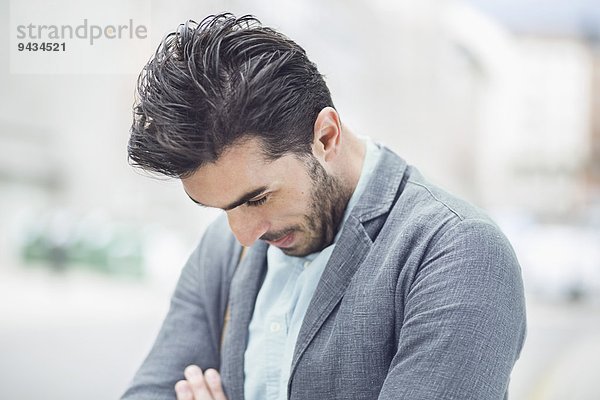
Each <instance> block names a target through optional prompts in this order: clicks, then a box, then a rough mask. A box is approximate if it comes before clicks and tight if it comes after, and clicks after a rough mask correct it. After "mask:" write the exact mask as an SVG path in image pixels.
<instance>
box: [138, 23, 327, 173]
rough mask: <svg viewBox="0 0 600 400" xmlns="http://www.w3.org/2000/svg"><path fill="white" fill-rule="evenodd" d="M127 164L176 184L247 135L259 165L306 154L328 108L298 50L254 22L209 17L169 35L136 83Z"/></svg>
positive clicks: (320, 83) (319, 81)
mask: <svg viewBox="0 0 600 400" xmlns="http://www.w3.org/2000/svg"><path fill="white" fill-rule="evenodd" d="M136 97H137V99H136V104H135V105H134V112H133V124H132V126H131V137H130V139H129V144H128V153H129V160H130V163H131V164H132V165H134V166H138V167H141V168H143V169H146V170H150V171H154V172H158V173H160V174H164V175H167V176H172V177H185V176H188V175H190V174H191V173H193V172H194V171H195V170H196V169H198V168H199V167H201V166H202V165H204V164H205V163H210V162H214V161H216V160H217V159H218V158H219V156H220V155H221V154H222V153H223V151H224V150H226V149H227V148H228V146H231V145H232V144H234V143H236V142H237V141H240V140H243V139H246V138H248V137H258V138H260V139H262V142H261V144H262V149H263V151H264V153H265V156H266V157H267V158H268V159H276V158H278V157H281V156H283V155H284V154H286V153H293V154H298V155H306V154H307V153H310V151H311V147H310V145H311V143H312V140H313V128H314V122H315V120H316V117H317V115H318V113H319V112H320V111H321V110H322V109H323V108H324V107H327V106H331V107H333V102H332V100H331V95H330V93H329V89H328V88H327V85H326V84H325V81H324V79H323V77H322V76H321V74H320V73H319V71H318V70H317V67H316V65H315V64H314V63H312V62H311V61H310V60H309V59H308V58H307V56H306V52H305V51H304V49H302V48H301V47H300V46H298V45H297V44H296V43H294V42H293V41H292V40H290V39H288V38H287V37H286V36H284V35H282V34H281V33H279V32H276V31H275V30H273V29H270V28H266V27H263V26H262V25H261V23H260V21H258V20H257V19H256V18H254V17H253V16H249V15H246V16H243V17H240V18H236V17H235V16H234V15H232V14H229V13H225V14H219V15H212V16H209V17H207V18H205V19H204V20H203V21H202V22H200V23H199V24H198V23H196V22H194V21H188V22H186V23H184V24H181V25H179V27H178V29H177V31H175V32H171V33H170V34H168V35H167V36H166V37H165V39H163V41H162V42H161V44H160V45H159V47H158V49H157V50H156V53H155V54H154V56H153V57H152V58H151V59H150V61H149V62H148V63H147V64H146V66H145V67H144V69H143V70H142V73H141V74H140V76H139V78H138V82H137V96H136Z"/></svg>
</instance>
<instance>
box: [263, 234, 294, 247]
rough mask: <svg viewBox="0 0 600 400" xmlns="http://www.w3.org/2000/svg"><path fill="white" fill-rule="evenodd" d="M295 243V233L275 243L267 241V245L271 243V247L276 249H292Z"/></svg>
mask: <svg viewBox="0 0 600 400" xmlns="http://www.w3.org/2000/svg"><path fill="white" fill-rule="evenodd" d="M293 241H294V233H293V232H290V233H288V234H287V235H285V236H283V237H282V238H280V239H277V240H273V241H271V240H267V243H269V244H270V245H271V246H275V247H279V248H280V249H284V248H287V247H290V246H291V244H292V242H293Z"/></svg>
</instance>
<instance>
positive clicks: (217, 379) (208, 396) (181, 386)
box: [175, 365, 227, 400]
mask: <svg viewBox="0 0 600 400" xmlns="http://www.w3.org/2000/svg"><path fill="white" fill-rule="evenodd" d="M183 375H184V376H185V379H182V380H180V381H179V382H177V383H176V384H175V393H176V394H177V400H227V397H225V393H223V387H222V386H221V376H220V375H219V373H218V372H217V371H216V370H214V369H207V370H206V372H204V374H203V373H202V370H201V369H200V367H198V366H197V365H189V366H187V367H186V368H185V371H184V372H183Z"/></svg>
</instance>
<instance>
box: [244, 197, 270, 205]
mask: <svg viewBox="0 0 600 400" xmlns="http://www.w3.org/2000/svg"><path fill="white" fill-rule="evenodd" d="M267 197H268V196H266V195H265V196H263V197H261V198H260V199H256V200H248V201H247V202H246V205H247V206H248V207H258V206H262V205H263V204H265V202H266V201H267Z"/></svg>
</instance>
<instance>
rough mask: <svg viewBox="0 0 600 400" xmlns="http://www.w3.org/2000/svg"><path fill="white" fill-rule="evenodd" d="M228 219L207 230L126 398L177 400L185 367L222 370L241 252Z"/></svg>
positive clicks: (184, 273) (179, 280)
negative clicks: (228, 309) (226, 317)
mask: <svg viewBox="0 0 600 400" xmlns="http://www.w3.org/2000/svg"><path fill="white" fill-rule="evenodd" d="M223 220H224V218H219V219H218V220H217V221H215V223H213V224H212V225H211V226H210V227H209V228H208V229H207V231H206V232H205V234H204V236H203V238H202V240H201V241H200V244H199V245H198V246H197V248H196V249H195V250H194V252H193V253H192V254H191V256H190V257H189V259H188V261H187V263H186V264H185V266H184V268H183V269H182V272H181V274H180V277H179V279H178V282H177V285H176V288H175V291H174V293H173V295H172V297H171V304H170V308H169V311H168V313H167V316H166V318H165V320H164V321H163V323H162V326H161V328H160V331H159V334H158V337H157V338H156V340H155V342H154V345H153V346H152V349H151V350H150V353H149V354H148V356H147V357H146V359H145V360H144V362H143V363H142V365H141V367H140V368H139V370H138V371H137V373H136V374H135V376H134V378H133V381H132V382H131V384H130V386H129V387H128V388H127V390H126V392H125V393H124V394H123V396H122V397H121V399H123V400H134V399H144V400H152V399H157V400H158V399H161V400H165V399H175V398H176V396H175V391H174V385H175V383H176V382H177V381H178V380H180V379H183V370H184V368H185V367H186V366H188V365H189V364H197V365H199V366H200V367H201V368H202V369H206V368H217V369H218V368H219V362H220V349H219V347H220V339H221V338H220V335H221V330H222V326H223V318H224V312H225V307H226V304H227V298H228V295H229V282H230V281H231V277H232V274H233V272H234V270H235V266H236V265H237V258H236V256H237V257H239V253H240V249H241V247H240V246H239V245H237V244H236V242H235V240H234V239H233V240H232V235H231V234H230V233H229V231H228V230H227V228H226V221H223ZM224 224H225V226H224Z"/></svg>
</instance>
